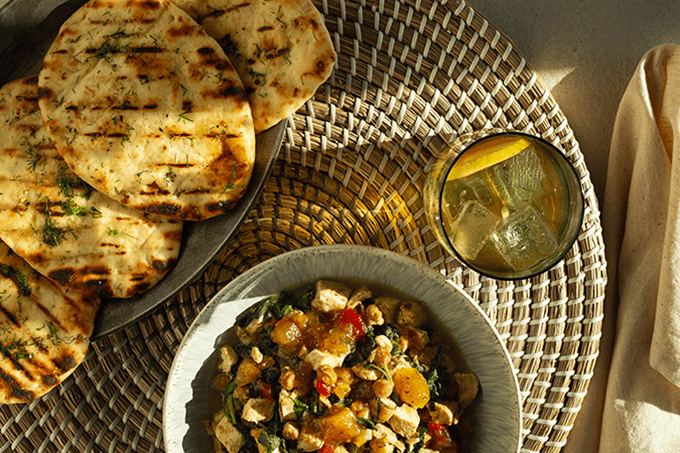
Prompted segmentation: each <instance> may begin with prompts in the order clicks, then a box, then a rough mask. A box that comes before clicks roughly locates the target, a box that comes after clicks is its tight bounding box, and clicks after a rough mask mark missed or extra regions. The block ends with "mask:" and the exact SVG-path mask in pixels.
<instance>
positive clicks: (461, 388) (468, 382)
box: [453, 373, 479, 408]
mask: <svg viewBox="0 0 680 453" xmlns="http://www.w3.org/2000/svg"><path fill="white" fill-rule="evenodd" d="M453 378H454V379H455V380H456V381H457V382H458V402H459V403H460V405H461V406H463V407H464V408H465V407H468V406H469V405H470V404H472V401H474V399H475V397H476V396H477V392H479V378H477V375H476V374H474V373H454V374H453Z"/></svg>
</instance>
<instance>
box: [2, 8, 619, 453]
mask: <svg viewBox="0 0 680 453" xmlns="http://www.w3.org/2000/svg"><path fill="white" fill-rule="evenodd" d="M316 1H317V6H318V8H319V10H320V11H321V12H322V13H323V15H324V17H325V20H326V25H327V27H328V29H329V30H330V32H331V36H332V38H333V40H334V43H335V48H336V51H337V53H338V62H337V66H336V68H335V71H334V73H333V75H332V76H331V78H330V80H329V81H328V83H326V84H325V85H323V86H322V87H321V88H320V89H319V90H318V92H317V93H316V96H315V97H314V98H313V99H312V100H310V101H309V102H307V104H306V105H305V106H304V107H303V108H301V109H300V110H299V111H298V112H297V113H296V114H295V115H294V116H293V117H291V118H290V119H289V121H288V129H287V133H286V136H285V139H284V144H283V146H282V148H281V153H280V156H279V159H278V161H277V162H276V165H275V168H274V170H273V173H272V176H271V178H270V179H269V181H268V182H267V184H266V187H265V190H264V193H263V195H262V196H261V198H260V199H259V201H258V203H257V204H256V206H255V207H254V209H253V211H252V213H251V214H250V216H249V218H248V219H247V221H246V222H245V224H244V225H243V227H242V229H241V231H240V233H239V234H238V236H237V237H236V238H235V239H234V240H233V241H232V242H231V243H230V245H229V246H228V247H227V249H226V250H225V251H224V252H223V253H222V254H221V255H220V256H219V257H218V259H217V260H216V261H215V262H214V263H213V264H212V265H211V266H210V267H209V268H208V270H207V271H206V272H205V273H204V275H203V276H202V277H201V278H200V279H199V280H197V281H196V282H194V283H193V284H191V285H190V287H188V288H187V289H186V290H184V291H183V292H181V293H180V294H179V295H178V296H177V297H175V298H173V299H172V300H170V301H167V302H166V303H165V304H163V305H161V306H160V307H159V309H158V310H156V312H155V313H154V314H153V315H152V316H150V317H149V318H147V319H145V320H144V321H142V322H140V323H138V324H136V325H134V326H133V327H131V328H129V329H126V330H124V331H121V332H118V333H115V334H113V335H111V336H109V337H106V338H103V339H101V340H99V341H97V342H95V343H94V344H93V345H92V348H91V351H90V353H89V355H88V357H87V359H86V360H85V362H84V364H83V365H82V366H81V367H80V368H79V369H77V370H76V372H75V373H74V374H73V376H71V377H70V378H69V379H68V380H67V381H65V382H64V383H63V384H62V385H60V386H59V387H58V388H57V389H55V390H54V391H52V392H51V393H49V394H48V395H46V396H44V397H43V398H41V399H39V400H37V401H35V402H33V403H32V404H27V405H14V406H2V407H0V453H3V452H7V451H19V452H30V451H37V452H43V451H45V452H61V451H78V452H89V451H96V452H99V451H104V452H128V451H143V452H152V451H156V450H163V439H162V434H161V425H162V414H161V412H162V411H161V408H162V403H163V391H164V385H165V382H166V378H167V375H168V371H169V369H170V366H171V364H172V359H173V354H174V353H175V351H176V350H177V347H178V346H179V344H180V342H181V340H182V337H183V335H184V334H185V332H186V330H187V328H188V327H189V325H190V324H191V322H192V321H193V319H194V318H195V317H196V315H197V313H198V312H199V311H200V309H201V308H202V307H203V306H204V305H205V304H206V303H207V301H208V300H209V299H210V297H211V296H212V295H214V294H215V293H216V292H217V291H218V290H219V289H220V288H222V287H223V286H224V285H225V284H226V283H227V282H228V281H229V280H230V279H232V278H233V277H234V276H236V275H238V274H240V273H242V272H243V271H245V270H246V269H249V268H250V267H252V266H254V265H255V264H257V263H260V262H262V261H264V260H266V259H268V258H270V257H273V256H275V255H278V254H281V253H283V252H285V251H288V250H294V249H298V248H301V247H307V246H311V245H318V244H334V243H357V244H371V245H374V246H377V247H382V248H386V249H391V250H393V251H396V252H398V253H401V254H404V255H408V256H411V257H413V258H415V259H417V260H419V261H421V262H423V263H426V264H428V265H430V266H432V267H433V268H435V269H437V270H439V271H440V272H442V273H444V274H445V275H447V276H448V277H449V278H450V279H452V280H453V281H455V282H457V283H459V284H460V285H462V286H463V287H464V288H465V290H466V291H467V292H468V293H469V294H470V295H471V296H472V297H473V298H474V299H475V300H476V301H477V302H478V303H479V304H480V306H481V307H482V308H483V309H484V311H485V312H486V313H487V314H488V315H489V316H490V317H491V319H492V320H493V321H494V322H495V325H496V327H497V329H498V331H499V332H500V334H501V336H502V338H503V339H504V340H505V342H506V345H507V347H508V349H509V351H510V354H511V355H512V357H513V360H514V365H515V368H516V370H517V376H518V379H519V384H520V390H521V395H522V402H523V414H524V431H523V447H522V448H523V451H525V452H532V451H536V452H538V451H540V452H557V451H559V450H560V449H561V447H563V446H564V445H565V443H566V441H567V436H568V434H569V431H570V429H571V427H572V425H573V423H574V420H575V418H576V417H577V415H578V412H579V409H580V406H581V403H582V401H583V398H584V396H585V394H586V390H587V388H588V383H589V381H590V379H591V376H592V370H593V367H594V364H595V360H596V358H597V355H598V347H599V339H600V334H601V327H602V313H603V298H604V289H605V285H606V262H605V259H604V246H603V243H602V235H601V227H600V212H599V208H598V204H597V200H596V198H595V194H594V191H593V186H592V184H591V181H590V176H589V173H588V170H587V168H586V166H585V163H584V160H583V156H582V154H581V152H580V150H579V145H578V143H577V141H576V139H575V138H574V136H573V133H572V130H571V129H570V127H569V125H568V122H567V120H566V118H565V117H564V115H563V114H562V112H561V111H560V108H559V106H558V105H557V104H556V103H555V101H554V99H553V98H552V97H551V95H550V93H549V92H548V91H547V89H546V87H545V86H544V85H543V83H542V82H541V81H540V80H539V79H538V77H537V75H536V73H535V72H534V71H533V70H532V68H531V67H530V65H529V64H528V62H527V61H525V60H524V58H523V57H522V56H521V54H520V53H519V52H518V51H517V49H515V48H514V47H513V45H512V43H511V42H510V41H509V40H508V39H507V38H506V37H505V36H504V35H503V34H502V33H501V32H500V31H499V30H497V29H496V28H494V26H493V25H492V24H491V23H489V22H488V21H487V20H486V19H484V17H483V16H482V15H480V14H479V13H478V12H477V11H476V10H475V9H473V8H472V7H471V6H470V5H467V4H466V3H465V2H463V1H450V2H446V1H444V2H441V3H440V2H433V1H432V0H423V1H419V0H408V1H394V0H385V1H380V2H379V3H378V2H353V1H345V0H323V1H322V0H316ZM491 126H494V127H514V128H517V129H520V130H523V131H527V132H529V133H534V134H537V135H540V136H542V137H544V138H545V139H547V140H549V141H551V142H552V143H554V144H556V145H557V146H558V147H559V148H560V149H562V150H563V151H564V153H565V154H566V155H567V156H568V157H569V158H570V159H571V161H572V163H573V164H574V166H575V167H576V169H577V171H578V173H579V175H580V177H581V183H582V188H583V192H584V194H585V198H586V214H585V221H584V224H583V228H582V231H581V234H580V236H579V238H578V241H577V243H576V244H575V246H574V247H573V249H572V250H571V251H570V253H569V255H568V256H567V257H566V258H565V260H564V261H563V262H561V263H559V264H558V265H557V266H555V268H553V269H552V270H550V271H548V272H546V273H545V274H543V275H541V276H539V277H536V278H533V279H531V280H523V281H518V282H503V281H495V280H492V279H489V278H484V277H480V276H479V275H478V274H476V273H474V272H470V271H469V270H467V269H465V268H463V267H462V266H461V265H460V264H459V263H458V262H457V261H456V260H455V259H453V258H452V257H451V256H449V255H447V254H446V253H445V252H444V251H443V249H442V248H441V246H440V245H439V244H438V243H437V242H436V240H435V237H434V236H433V234H432V232H431V231H430V229H429V227H428V226H427V222H426V220H425V216H424V215H423V205H422V198H421V193H422V188H423V182H424V179H425V175H426V174H427V171H428V169H429V167H430V166H431V165H432V162H433V160H434V155H435V153H436V151H437V150H438V149H440V148H441V147H442V145H443V144H444V142H445V141H446V140H447V139H450V138H451V137H453V136H455V135H456V134H460V133H463V132H468V131H471V130H475V129H480V128H485V127H491Z"/></svg>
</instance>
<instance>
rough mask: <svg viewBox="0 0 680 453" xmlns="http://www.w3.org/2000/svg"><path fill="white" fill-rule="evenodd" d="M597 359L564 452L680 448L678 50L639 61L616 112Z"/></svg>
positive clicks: (605, 206) (669, 49)
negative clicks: (605, 283) (602, 318)
mask: <svg viewBox="0 0 680 453" xmlns="http://www.w3.org/2000/svg"><path fill="white" fill-rule="evenodd" d="M602 224H603V231H604V233H603V235H604V242H605V250H606V253H607V263H608V275H609V285H608V287H607V297H606V299H605V323H604V326H603V337H602V343H601V350H600V358H599V359H598V363H597V365H596V368H595V375H594V376H593V379H592V381H591V384H590V388H589V393H588V395H587V396H586V398H585V399H584V405H583V408H582V411H581V413H580V414H579V416H578V418H577V419H576V423H575V425H574V428H573V430H572V432H571V433H570V435H569V437H568V439H567V444H566V446H565V447H564V448H563V450H562V451H563V453H586V452H600V453H614V452H615V453H622V452H635V453H642V452H654V453H664V452H680V47H678V46H670V45H667V46H661V47H657V48H654V49H652V50H651V51H649V52H648V53H647V54H646V55H645V56H644V58H643V59H642V61H641V62H640V64H639V66H638V68H637V70H636V72H635V74H634V75H633V78H632V79H631V81H630V83H629V85H628V88H627V89H626V92H625V93H624V95H623V98H622V100H621V104H620V106H619V110H618V113H617V117H616V123H615V126H614V133H613V137H612V144H611V150H610V155H609V167H608V170H607V183H606V188H605V196H604V204H603V207H602Z"/></svg>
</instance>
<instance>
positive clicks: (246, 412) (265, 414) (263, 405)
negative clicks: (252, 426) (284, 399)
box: [241, 398, 276, 423]
mask: <svg viewBox="0 0 680 453" xmlns="http://www.w3.org/2000/svg"><path fill="white" fill-rule="evenodd" d="M275 405H276V402H275V401H274V400H270V399H265V398H251V399H249V400H248V401H247V402H246V404H245V406H243V412H241V418H242V419H243V420H244V421H246V422H251V423H258V422H268V421H269V420H271V419H272V417H273V416H274V407H275Z"/></svg>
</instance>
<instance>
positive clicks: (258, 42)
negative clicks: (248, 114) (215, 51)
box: [173, 0, 337, 133]
mask: <svg viewBox="0 0 680 453" xmlns="http://www.w3.org/2000/svg"><path fill="white" fill-rule="evenodd" d="M173 1H174V2H175V4H177V5H178V6H179V7H180V8H182V9H184V10H185V11H187V12H188V13H189V14H190V15H191V16H192V17H194V18H195V19H196V20H198V21H199V22H200V23H201V25H203V26H204V27H205V29H206V31H207V32H208V34H209V35H210V36H212V37H213V38H215V39H217V40H218V42H219V43H220V45H221V46H222V48H223V49H224V50H225V52H226V53H227V56H229V59H230V60H231V62H232V63H233V64H234V66H235V67H236V70H237V71H238V73H239V75H240V76H241V80H243V84H244V85H245V87H246V92H247V93H248V101H249V102H250V107H251V108H252V111H253V121H254V123H255V132H256V133H258V132H261V131H263V130H265V129H268V128H270V127H272V126H274V125H275V124H277V123H278V122H279V121H281V120H282V119H284V118H287V117H288V116H289V115H291V114H292V113H294V112H295V111H296V110H297V109H298V108H300V107H301V106H302V105H303V104H304V103H305V102H306V101H307V100H308V99H310V98H311V97H312V96H313V95H314V93H315V92H316V90H317V88H318V87H319V86H320V85H321V84H323V83H324V82H325V81H326V80H327V79H328V77H329V76H330V74H331V71H332V69H333V66H334V65H335V61H336V58H337V57H336V54H335V50H334V49H333V42H332V41H331V37H330V34H329V33H328V30H327V29H326V27H325V26H324V23H323V18H322V16H321V14H320V13H319V11H318V10H317V9H316V7H315V6H314V4H313V3H312V2H311V0H245V1H244V0H173Z"/></svg>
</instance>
